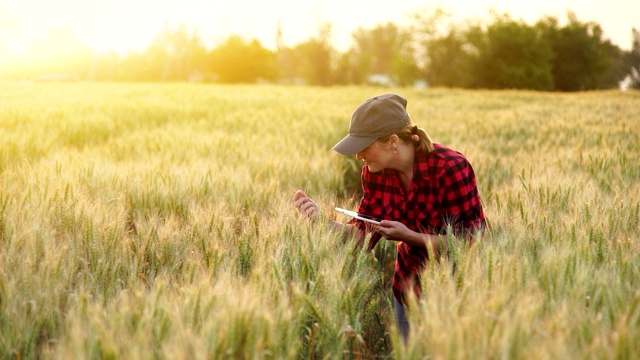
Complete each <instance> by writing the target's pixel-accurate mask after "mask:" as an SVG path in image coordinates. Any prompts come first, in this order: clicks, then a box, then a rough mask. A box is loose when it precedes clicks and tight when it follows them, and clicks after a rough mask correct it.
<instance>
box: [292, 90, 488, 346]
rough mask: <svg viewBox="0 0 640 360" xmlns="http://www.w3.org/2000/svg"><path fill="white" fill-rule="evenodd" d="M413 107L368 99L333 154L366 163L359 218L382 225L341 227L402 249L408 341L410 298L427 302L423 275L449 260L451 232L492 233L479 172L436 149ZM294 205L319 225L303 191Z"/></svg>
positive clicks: (403, 325) (401, 313) (399, 268)
mask: <svg viewBox="0 0 640 360" xmlns="http://www.w3.org/2000/svg"><path fill="white" fill-rule="evenodd" d="M406 106H407V100H406V99H404V98H403V97H401V96H399V95H397V94H384V95H379V96H375V97H372V98H370V99H367V100H366V101H365V102H363V103H362V104H361V105H360V106H358V108H356V110H355V111H354V113H353V116H352V117H351V124H350V126H349V133H348V135H347V136H345V137H344V138H343V139H342V140H341V141H340V142H338V143H337V144H336V145H335V146H334V147H333V149H334V150H335V151H337V152H339V153H341V154H344V155H348V156H352V155H355V157H356V159H358V160H362V161H364V166H363V167H362V174H361V177H362V189H363V197H362V199H361V201H360V207H359V208H358V213H359V214H361V215H363V216H367V217H372V218H376V219H380V220H381V222H380V224H379V225H373V226H372V225H371V224H369V223H367V222H364V221H362V220H358V219H352V220H350V221H349V222H347V224H339V223H335V224H336V227H338V228H342V229H343V230H345V231H346V232H347V233H353V234H354V236H355V237H356V238H357V239H358V240H359V241H362V240H363V239H364V238H365V236H366V234H367V232H371V231H372V232H373V235H372V236H371V239H370V241H369V249H372V248H373V247H374V246H375V245H376V244H377V242H378V241H379V240H380V238H382V237H384V238H385V239H387V240H392V241H397V242H398V244H397V251H398V256H397V259H396V264H395V269H394V275H393V280H392V285H393V294H394V298H395V307H396V319H397V322H398V329H399V331H400V334H401V335H402V337H403V338H404V339H405V341H406V339H407V336H408V332H409V324H408V322H407V320H406V316H405V309H404V306H403V305H404V302H405V300H404V297H405V294H406V292H408V291H414V293H415V294H416V296H419V295H420V293H421V287H420V278H419V277H420V273H421V271H422V269H423V268H424V266H425V264H426V262H427V261H428V260H429V258H432V259H435V260H438V259H439V258H440V255H441V253H445V254H446V251H447V237H446V234H447V232H448V231H452V232H453V234H454V235H456V236H458V237H464V238H467V239H469V241H471V240H472V237H473V236H474V235H475V234H476V233H478V232H481V231H483V230H484V228H485V226H486V223H485V218H484V212H483V210H482V204H481V202H480V197H479V194H478V189H477V186H476V179H475V174H474V172H473V169H472V167H471V165H470V164H469V162H468V161H467V159H466V158H465V157H464V156H463V155H462V154H461V153H459V152H457V151H455V150H453V149H451V148H449V147H447V146H444V145H440V144H434V143H432V142H431V139H430V138H429V136H428V135H427V133H426V132H425V131H424V130H423V129H420V128H418V127H417V126H415V125H412V124H411V121H410V118H409V114H408V113H407V111H406ZM293 200H294V204H295V206H296V207H297V209H298V211H299V212H300V213H301V214H304V215H306V216H307V217H309V218H313V219H317V218H318V213H319V208H318V205H317V204H316V203H315V202H314V201H313V200H312V199H311V198H309V197H308V196H307V195H306V194H305V193H304V192H303V191H302V190H298V191H297V192H296V193H295V195H294V197H293Z"/></svg>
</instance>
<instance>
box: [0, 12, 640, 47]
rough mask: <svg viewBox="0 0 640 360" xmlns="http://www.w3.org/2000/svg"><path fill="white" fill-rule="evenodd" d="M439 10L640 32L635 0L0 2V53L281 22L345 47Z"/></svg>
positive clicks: (214, 39) (266, 30)
mask: <svg viewBox="0 0 640 360" xmlns="http://www.w3.org/2000/svg"><path fill="white" fill-rule="evenodd" d="M437 7H441V8H442V9H444V10H445V11H447V12H449V13H451V14H452V16H453V21H454V22H457V21H458V20H460V21H462V20H466V19H483V18H487V17H488V15H489V11H490V10H491V9H493V10H495V11H497V12H499V13H508V14H509V15H510V16H511V17H512V18H514V19H521V20H524V21H525V22H527V23H529V24H533V23H534V22H536V21H537V20H540V19H541V18H542V17H544V16H547V15H550V16H554V17H556V18H558V20H560V21H561V24H563V23H564V21H565V20H566V18H567V17H566V14H567V11H568V10H571V11H573V12H574V13H575V14H576V16H577V18H578V20H580V21H581V22H587V21H594V22H596V23H599V24H600V25H601V26H602V28H603V31H604V36H605V37H606V38H609V39H610V40H611V41H612V42H613V43H614V44H616V45H618V46H619V47H621V48H622V49H625V50H629V49H631V43H632V40H631V39H632V35H631V29H632V28H633V27H635V28H636V29H640V0H608V1H585V0H536V1H526V2H525V1H516V0H449V1H443V0H392V1H388V0H380V1H375V0H306V1H305V0H267V1H262V0H231V1H229V0H224V1H222V0H0V55H1V54H2V53H1V52H2V51H4V53H5V54H16V53H19V52H21V51H24V49H25V48H26V47H27V45H28V44H30V43H33V42H34V41H35V40H38V39H45V38H47V36H48V35H49V34H50V33H51V32H52V30H61V29H63V30H66V31H69V32H71V33H73V34H75V36H76V37H77V38H78V39H79V40H80V42H82V43H83V44H85V45H87V46H89V47H91V48H92V49H93V50H94V51H96V52H98V53H102V52H106V51H110V50H115V51H118V52H120V53H122V54H124V53H127V52H129V51H135V50H138V51H142V50H144V49H146V48H147V47H148V46H149V45H151V42H152V40H153V38H154V37H155V36H156V35H158V34H159V33H161V32H162V31H163V30H164V29H169V30H172V29H176V28H177V27H178V26H180V25H184V26H186V27H187V29H189V31H191V32H197V34H198V35H199V37H200V39H201V40H202V41H203V42H204V44H205V45H206V46H207V47H212V46H215V45H216V44H219V43H221V42H222V41H224V40H225V39H226V38H227V37H229V36H230V35H232V34H233V35H240V36H241V37H243V38H244V39H246V40H250V39H257V40H259V41H260V43H261V44H262V45H263V46H265V47H267V48H270V49H274V48H275V37H276V29H277V28H278V26H279V27H280V29H281V31H282V39H283V43H284V45H285V46H294V45H296V44H298V43H301V42H304V41H306V40H308V39H310V38H311V37H313V36H315V35H317V34H318V31H319V29H320V27H321V26H322V25H323V24H326V23H331V26H332V27H331V34H332V38H331V41H332V44H333V45H334V46H335V47H336V48H338V49H339V50H346V49H348V48H349V46H350V45H351V33H352V32H353V31H354V30H356V29H357V28H365V29H368V28H373V27H374V26H376V25H378V24H384V23H386V22H393V23H394V24H396V25H399V26H402V24H404V23H407V22H408V21H409V15H410V14H411V13H413V12H415V11H418V10H425V9H426V10H429V9H435V8H437Z"/></svg>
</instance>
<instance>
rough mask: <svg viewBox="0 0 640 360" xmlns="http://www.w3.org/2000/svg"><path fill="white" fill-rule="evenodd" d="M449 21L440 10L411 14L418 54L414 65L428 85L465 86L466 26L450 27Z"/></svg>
mask: <svg viewBox="0 0 640 360" xmlns="http://www.w3.org/2000/svg"><path fill="white" fill-rule="evenodd" d="M450 18H451V15H450V14H448V13H446V12H444V11H443V10H442V9H439V8H438V9H435V10H434V11H432V12H416V13H414V14H413V19H412V25H411V32H412V34H414V41H415V43H416V47H417V51H416V53H417V54H419V55H417V59H418V61H417V63H418V64H419V68H420V69H421V70H422V73H423V75H422V77H423V79H424V80H426V81H427V83H428V84H429V85H430V86H444V87H468V86H470V81H469V80H470V78H469V76H468V71H469V70H468V67H469V60H470V54H469V53H468V46H465V45H466V44H467V40H466V32H465V30H464V29H465V26H466V25H465V26H462V25H459V24H452V23H451V22H450Z"/></svg>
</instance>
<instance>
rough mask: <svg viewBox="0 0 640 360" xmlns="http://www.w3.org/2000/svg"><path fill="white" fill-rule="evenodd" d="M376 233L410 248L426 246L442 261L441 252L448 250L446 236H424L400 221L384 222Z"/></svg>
mask: <svg viewBox="0 0 640 360" xmlns="http://www.w3.org/2000/svg"><path fill="white" fill-rule="evenodd" d="M374 229H375V231H377V232H379V233H380V234H382V236H383V237H384V238H385V239H387V240H393V241H402V242H403V243H405V244H407V245H409V246H424V247H425V248H426V249H427V250H428V251H429V253H430V256H433V258H434V259H436V260H437V259H440V253H441V251H444V253H446V252H447V251H448V250H447V249H448V243H447V238H446V237H445V236H439V235H431V234H422V233H419V232H415V231H413V230H411V229H409V228H408V227H407V226H406V225H405V224H403V223H401V222H399V221H390V220H382V221H381V222H380V225H377V226H376V227H375V228H374ZM432 251H433V253H431V252H432Z"/></svg>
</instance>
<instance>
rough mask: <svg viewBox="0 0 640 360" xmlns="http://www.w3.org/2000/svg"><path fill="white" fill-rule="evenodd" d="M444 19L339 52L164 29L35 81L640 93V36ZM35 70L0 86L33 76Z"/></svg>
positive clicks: (326, 31)
mask: <svg viewBox="0 0 640 360" xmlns="http://www.w3.org/2000/svg"><path fill="white" fill-rule="evenodd" d="M450 19H451V17H450V15H448V14H446V13H445V12H444V11H442V10H439V9H438V10H435V11H433V12H415V13H414V14H413V15H412V17H411V20H410V21H409V22H408V25H406V26H404V27H401V26H398V25H396V24H394V23H392V22H389V23H386V24H380V25H378V26H376V27H374V28H370V29H365V28H359V29H357V30H356V31H354V32H353V33H352V37H353V43H352V46H351V47H350V48H349V49H348V50H347V51H344V52H340V51H338V50H336V48H335V47H334V46H333V45H332V44H331V41H330V37H331V25H330V24H326V25H324V26H323V27H322V28H321V29H320V30H319V31H318V33H317V34H316V35H315V36H313V37H312V38H310V39H309V40H307V41H305V42H303V43H299V44H297V45H295V46H291V47H288V46H284V45H283V44H282V34H281V32H280V30H279V29H278V31H277V34H276V44H277V46H276V49H275V50H270V49H267V48H265V47H264V46H263V45H262V44H261V43H260V42H259V41H257V40H246V39H243V38H242V37H240V36H236V35H233V36H230V37H229V38H227V39H226V40H225V41H224V42H223V43H221V44H218V45H217V46H216V47H214V48H212V49H208V48H206V47H205V46H204V45H203V41H202V39H201V38H200V36H199V35H198V34H197V33H195V32H190V31H189V30H188V29H187V28H186V27H185V26H180V27H178V28H177V29H173V30H165V31H163V32H162V33H161V34H159V35H158V36H156V38H155V39H154V40H153V42H152V44H151V45H150V46H149V47H148V48H147V49H146V50H144V51H142V52H130V53H129V54H127V55H124V56H120V55H118V54H117V53H115V52H112V53H108V54H102V55H96V54H94V53H93V52H91V51H89V50H86V51H83V52H79V53H76V54H74V56H67V57H66V58H64V59H51V60H50V61H47V63H46V66H45V67H43V66H42V65H41V64H40V65H38V67H37V69H38V72H40V73H41V74H42V73H43V72H44V73H49V74H54V73H55V74H67V75H69V76H72V78H74V79H83V80H92V81H202V82H217V83H256V82H270V83H296V84H307V85H320V86H331V85H346V84H380V85H394V86H413V85H423V86H434V87H435V86H438V87H458V88H470V89H532V90H541V91H583V90H595V89H609V88H617V87H619V86H620V83H621V82H622V81H626V82H627V84H628V85H629V86H630V87H634V88H640V32H639V31H638V30H636V29H630V31H632V33H633V43H632V48H631V50H629V51H625V50H622V49H621V48H620V47H618V46H617V45H614V44H613V43H611V41H610V40H608V39H606V38H605V37H604V33H603V31H602V28H601V27H600V25H599V24H597V23H595V22H583V21H580V20H579V19H578V18H577V17H576V16H575V15H574V14H573V13H571V12H569V13H568V14H567V21H566V24H562V25H561V24H560V22H559V21H558V19H557V18H555V17H550V16H548V17H544V18H542V19H540V20H538V21H537V22H536V23H535V24H532V25H531V24H527V23H525V22H524V21H522V20H516V19H513V18H511V17H510V16H509V15H507V14H497V13H492V14H491V17H490V20H489V21H484V22H481V21H478V20H465V21H462V22H460V23H453V22H452V21H450ZM35 69H36V67H35V66H32V67H29V66H28V64H26V65H24V64H23V66H22V67H19V68H14V69H13V71H12V72H11V73H8V72H5V73H4V74H0V75H4V77H12V76H13V77H21V76H22V77H24V76H33V75H35V74H36V73H37V72H36V70H35Z"/></svg>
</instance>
